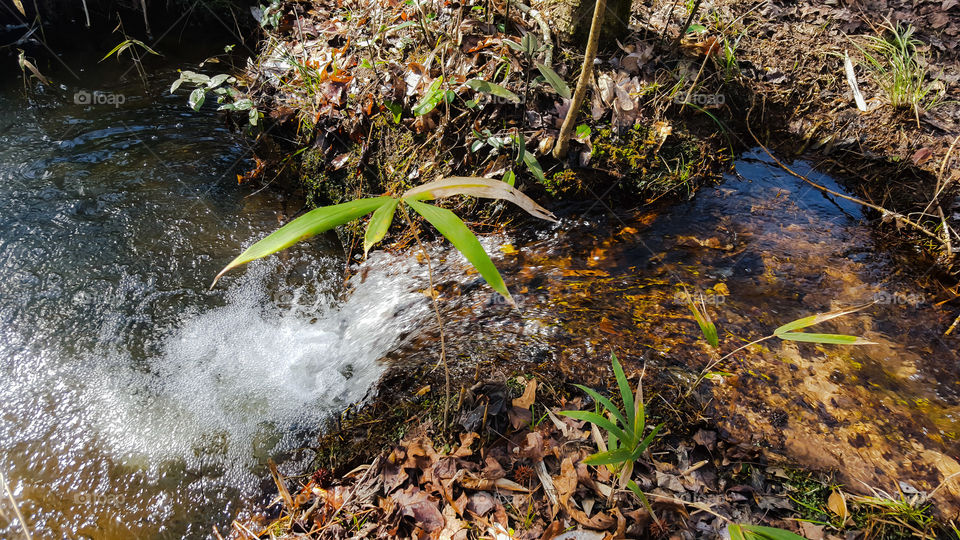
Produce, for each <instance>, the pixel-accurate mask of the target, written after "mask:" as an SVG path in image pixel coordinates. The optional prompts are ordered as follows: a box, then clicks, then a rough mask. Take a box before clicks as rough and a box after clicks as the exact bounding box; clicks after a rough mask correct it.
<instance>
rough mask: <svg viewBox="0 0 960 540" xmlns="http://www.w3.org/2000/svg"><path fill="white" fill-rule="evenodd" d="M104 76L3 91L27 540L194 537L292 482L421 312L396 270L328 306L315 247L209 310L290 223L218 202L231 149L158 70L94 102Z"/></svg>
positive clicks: (17, 436)
mask: <svg viewBox="0 0 960 540" xmlns="http://www.w3.org/2000/svg"><path fill="white" fill-rule="evenodd" d="M121 67H126V66H121ZM117 69H120V68H112V69H110V70H107V71H106V73H104V72H103V70H101V72H99V73H95V74H88V73H86V72H84V73H83V75H82V76H81V78H82V80H81V81H79V82H78V86H77V87H71V88H69V90H63V91H60V92H58V91H56V90H48V91H47V92H45V93H41V94H38V95H34V96H33V97H32V98H31V99H30V101H29V102H28V100H27V99H26V98H25V97H24V95H23V88H22V85H21V83H20V81H18V80H16V79H14V78H11V79H4V83H3V87H2V89H0V321H2V322H0V324H2V329H0V380H2V381H3V382H2V384H0V472H3V473H4V474H5V476H6V477H7V479H8V482H9V483H10V485H11V489H12V490H13V493H14V495H15V497H16V499H17V500H18V501H19V503H20V505H21V510H22V511H23V512H24V514H25V515H26V516H28V517H27V521H28V523H29V525H30V527H31V530H32V531H33V533H34V538H96V539H107V538H110V539H113V538H116V539H121V538H122V539H129V538H181V537H206V536H208V535H209V534H210V533H211V530H212V526H213V525H214V524H219V525H220V527H221V528H223V527H224V524H227V525H229V521H230V519H232V518H233V517H234V515H235V513H236V512H237V511H238V509H239V508H241V507H242V505H243V504H246V502H247V501H249V500H251V499H252V500H255V501H259V500H260V497H262V493H264V491H263V490H262V489H261V484H262V482H263V479H264V478H266V479H269V473H268V472H267V469H266V467H265V465H266V461H267V460H268V459H269V458H271V457H273V458H277V459H278V460H280V458H283V459H282V462H283V463H284V464H285V465H284V466H285V467H286V471H287V472H288V473H289V472H295V471H296V470H297V466H296V465H297V464H298V463H300V462H309V459H310V457H311V455H310V453H309V452H308V451H299V452H296V451H295V450H296V449H297V448H299V447H300V446H302V445H303V444H304V443H305V441H308V440H309V434H310V433H315V432H316V429H317V428H318V426H319V425H321V424H322V422H323V420H324V418H325V417H326V416H327V415H328V414H330V413H331V412H336V411H338V410H340V409H341V408H343V407H344V406H345V405H346V404H349V403H352V402H355V401H357V400H360V399H362V398H363V397H364V396H365V394H366V393H367V391H368V389H369V388H370V386H371V384H372V383H373V382H374V381H375V380H376V379H377V378H378V376H379V374H380V372H381V371H382V366H381V365H380V364H379V363H378V359H379V358H380V357H381V356H382V355H383V354H384V352H386V351H387V350H389V349H390V348H391V347H393V346H394V345H395V343H396V342H397V341H398V340H399V339H400V336H401V335H402V334H403V333H404V332H407V331H409V329H410V328H411V327H412V326H413V325H414V324H415V323H416V322H417V321H418V320H419V319H420V318H421V316H422V315H423V314H424V313H427V311H426V307H427V303H426V301H425V300H424V297H423V295H421V294H419V293H417V292H416V290H417V289H416V287H415V286H413V285H411V280H413V279H414V276H413V272H410V268H407V267H406V266H404V264H406V263H402V262H401V263H398V264H391V265H390V267H391V268H390V271H388V272H379V273H376V274H374V275H371V276H370V277H369V279H367V280H366V281H364V283H362V284H359V285H357V286H356V287H354V288H353V291H352V293H351V294H350V295H349V297H348V298H347V299H346V300H345V301H344V300H342V298H343V294H342V292H343V291H342V289H343V284H342V273H343V250H342V249H341V248H340V246H339V245H338V244H337V243H336V242H333V243H331V242H329V241H325V240H322V239H321V240H317V241H315V242H312V245H313V248H314V249H304V250H298V252H297V253H295V254H291V255H290V256H288V257H283V258H282V259H280V260H273V261H265V262H261V263H257V264H255V265H253V266H251V268H250V269H249V271H246V272H237V273H236V275H231V276H228V277H227V278H226V279H225V281H223V282H222V283H221V284H220V285H218V287H216V288H215V289H213V290H208V287H209V285H210V282H211V281H212V277H213V276H214V275H215V274H216V273H217V271H218V269H219V268H221V267H222V266H224V264H225V263H226V262H228V261H229V260H230V259H231V258H232V257H234V256H235V255H236V254H237V253H238V252H239V250H241V249H242V248H243V247H244V246H246V245H248V244H249V243H251V242H252V241H253V240H255V239H258V238H259V237H262V236H263V235H265V234H266V233H267V232H269V231H272V230H273V229H275V228H276V227H277V225H278V223H279V222H280V220H281V219H288V218H289V217H290V216H291V215H292V214H293V213H295V212H297V211H298V210H300V208H301V205H300V204H299V203H298V202H297V201H293V202H288V201H285V200H284V199H282V198H281V197H280V196H279V195H278V194H276V193H275V192H273V191H270V190H263V191H260V192H258V193H253V191H254V190H253V189H251V188H249V187H247V186H238V185H237V182H236V180H235V178H236V175H237V174H239V173H243V172H244V171H245V170H246V169H249V168H250V167H252V162H251V159H250V157H251V155H252V153H251V152H250V150H249V148H248V145H247V143H246V142H245V141H244V139H243V138H242V137H241V136H239V135H236V134H234V133H231V132H230V131H228V130H227V129H225V128H224V127H223V123H222V120H221V119H220V118H219V117H218V115H217V113H216V112H215V110H214V109H215V107H206V108H204V109H203V110H202V111H200V112H194V111H192V110H190V109H189V108H188V107H187V106H186V103H185V97H184V96H183V95H176V96H171V95H169V93H168V92H167V91H166V90H167V89H168V88H169V85H170V82H171V81H172V80H173V79H175V78H176V77H177V75H176V72H175V71H174V70H172V69H166V70H160V71H155V72H153V73H151V75H150V76H149V79H148V81H147V83H146V86H144V84H143V83H142V82H141V81H139V80H137V79H136V77H133V78H132V81H131V82H129V83H126V84H117V83H113V84H108V85H104V84H103V81H108V80H116V76H117V71H116V70H117ZM63 75H64V77H67V75H66V74H65V73H64V74H63ZM70 82H75V81H73V80H72V79H70ZM84 83H85V84H87V85H90V86H86V87H85V86H84ZM78 89H79V90H85V91H87V92H90V93H92V92H93V91H94V90H99V91H101V92H103V94H101V95H110V96H122V99H116V98H115V99H114V100H113V103H100V104H96V103H94V104H83V103H81V104H77V103H74V102H73V101H74V100H73V99H72V96H73V94H74V92H76V91H77V90H78ZM61 94H64V95H61ZM103 101H106V100H103ZM118 101H122V103H118ZM380 257H381V259H383V260H385V259H387V258H388V257H386V256H380ZM3 510H4V512H5V514H4V515H6V516H7V517H6V518H4V519H3V520H2V521H0V524H2V527H0V537H3V538H13V537H14V536H16V535H18V534H19V532H18V527H17V525H16V524H14V523H13V521H12V520H11V519H10V515H11V514H10V513H9V512H10V510H11V509H10V507H8V506H4V508H3Z"/></svg>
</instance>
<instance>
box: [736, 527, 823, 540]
mask: <svg viewBox="0 0 960 540" xmlns="http://www.w3.org/2000/svg"><path fill="white" fill-rule="evenodd" d="M740 527H741V528H742V530H743V535H744V537H745V538H756V539H758V540H805V539H804V538H803V537H802V536H800V535H798V534H794V533H792V532H790V531H787V530H784V529H777V528H775V527H764V526H762V525H746V524H743V525H740ZM731 537H732V535H731Z"/></svg>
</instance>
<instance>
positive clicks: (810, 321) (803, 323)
mask: <svg viewBox="0 0 960 540" xmlns="http://www.w3.org/2000/svg"><path fill="white" fill-rule="evenodd" d="M872 304H873V302H870V303H869V304H864V305H862V306H857V307H852V308H849V309H838V310H836V311H831V312H829V313H817V314H816V315H810V316H809V317H802V318H800V319H797V320H795V321H791V322H788V323H787V324H785V325H783V326H781V327H780V328H777V329H776V330H774V331H773V333H774V334H775V335H778V336H779V335H780V334H783V333H786V332H792V331H794V330H799V329H801V328H806V327H808V326H813V325H815V324H819V323H822V322H825V321H829V320H831V319H836V318H837V317H842V316H844V315H849V314H851V313H855V312H857V311H860V310H861V309H864V308H866V307H868V306H870V305H872Z"/></svg>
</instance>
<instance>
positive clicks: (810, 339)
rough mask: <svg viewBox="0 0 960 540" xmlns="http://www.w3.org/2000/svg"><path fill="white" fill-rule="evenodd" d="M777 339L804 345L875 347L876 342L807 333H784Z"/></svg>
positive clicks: (851, 337) (778, 335)
mask: <svg viewBox="0 0 960 540" xmlns="http://www.w3.org/2000/svg"><path fill="white" fill-rule="evenodd" d="M777 337H778V338H780V339H784V340H787V341H803V342H806V343H828V344H831V345H876V344H877V343H876V342H873V341H870V340H867V339H864V338H862V337H857V336H847V335H844V334H810V333H807V332H786V333H783V334H777Z"/></svg>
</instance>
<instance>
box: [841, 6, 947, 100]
mask: <svg viewBox="0 0 960 540" xmlns="http://www.w3.org/2000/svg"><path fill="white" fill-rule="evenodd" d="M914 31H915V29H914V27H913V26H912V25H909V24H908V25H906V26H903V25H901V24H900V23H897V24H893V23H892V22H890V21H889V20H887V21H886V22H884V24H883V25H882V26H881V27H880V35H877V36H867V43H866V47H865V48H864V47H859V46H858V48H859V49H860V52H861V53H862V54H863V56H864V58H865V59H866V61H867V68H868V69H869V70H870V72H871V73H872V75H873V78H874V80H875V81H876V82H877V84H879V85H880V88H881V89H882V90H883V92H884V94H885V95H886V97H887V100H888V101H889V102H890V105H892V106H893V107H894V108H898V109H911V110H912V111H913V112H914V114H915V115H917V116H919V113H920V110H924V111H927V110H930V109H931V108H932V107H934V106H936V105H937V104H938V103H940V101H941V99H942V97H943V93H944V88H943V84H942V83H941V82H940V81H938V80H936V79H935V78H931V77H930V76H929V69H928V67H927V61H926V58H925V57H924V55H923V54H921V53H920V52H918V50H917V49H918V48H919V47H921V46H922V45H923V43H922V42H921V41H920V40H918V39H916V38H915V37H914Z"/></svg>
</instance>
